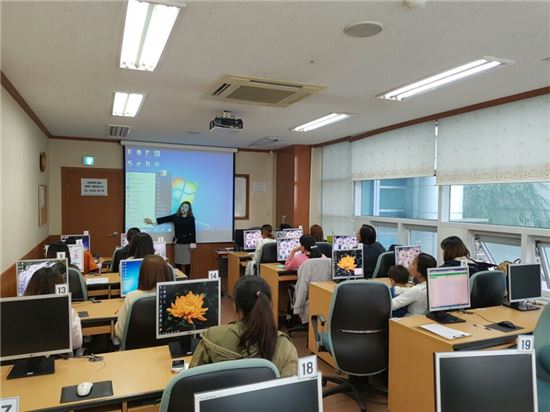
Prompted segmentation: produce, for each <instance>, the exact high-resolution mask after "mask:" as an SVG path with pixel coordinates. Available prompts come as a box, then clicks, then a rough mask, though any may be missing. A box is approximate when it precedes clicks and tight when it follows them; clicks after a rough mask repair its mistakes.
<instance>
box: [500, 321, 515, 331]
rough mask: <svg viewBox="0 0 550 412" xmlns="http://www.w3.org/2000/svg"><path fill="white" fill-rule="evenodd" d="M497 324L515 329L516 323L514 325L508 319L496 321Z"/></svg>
mask: <svg viewBox="0 0 550 412" xmlns="http://www.w3.org/2000/svg"><path fill="white" fill-rule="evenodd" d="M497 325H498V326H502V327H503V328H508V329H515V328H516V325H514V324H513V323H512V322H510V321H509V320H503V321H500V322H498V323H497Z"/></svg>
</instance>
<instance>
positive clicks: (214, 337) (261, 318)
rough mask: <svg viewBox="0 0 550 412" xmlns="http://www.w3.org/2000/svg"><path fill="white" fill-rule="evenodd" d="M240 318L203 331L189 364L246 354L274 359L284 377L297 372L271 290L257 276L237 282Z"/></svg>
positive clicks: (295, 355) (234, 358)
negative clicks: (275, 308)
mask: <svg viewBox="0 0 550 412" xmlns="http://www.w3.org/2000/svg"><path fill="white" fill-rule="evenodd" d="M233 296H234V297H235V310H236V313H237V317H238V320H237V321H236V322H234V323H230V324H229V325H221V326H214V327H211V328H209V329H208V330H206V331H205V332H203V334H202V339H201V342H200V343H199V345H198V346H197V349H196V350H195V353H194V354H193V359H192V360H191V364H190V367H191V368H192V367H194V366H199V365H204V364H208V363H215V362H222V361H227V360H236V359H245V358H263V359H267V360H268V361H271V362H273V364H274V365H275V366H276V367H277V369H278V370H279V373H280V375H281V377H284V376H292V375H296V374H297V373H298V353H297V352H296V348H295V347H294V344H293V343H292V341H291V340H290V338H289V337H288V336H287V335H285V334H284V333H282V332H279V331H278V330H277V326H276V325H275V319H274V318H273V310H272V308H271V290H270V288H269V285H268V284H267V282H266V281H265V280H263V279H262V278H259V277H257V276H243V277H242V278H240V280H239V281H238V282H237V284H236V285H235V290H234V292H233Z"/></svg>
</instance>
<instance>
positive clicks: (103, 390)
mask: <svg viewBox="0 0 550 412" xmlns="http://www.w3.org/2000/svg"><path fill="white" fill-rule="evenodd" d="M76 387H77V385H73V386H65V387H63V388H61V400H60V401H59V403H67V402H78V401H87V400H89V399H95V398H104V397H106V396H113V382H112V381H103V382H94V386H92V391H91V392H90V393H89V394H88V396H78V395H77V394H76Z"/></svg>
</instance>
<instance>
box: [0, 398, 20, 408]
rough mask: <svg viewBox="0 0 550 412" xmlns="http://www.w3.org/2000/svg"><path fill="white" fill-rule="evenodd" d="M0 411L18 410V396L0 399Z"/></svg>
mask: <svg viewBox="0 0 550 412" xmlns="http://www.w3.org/2000/svg"><path fill="white" fill-rule="evenodd" d="M0 411H1V412H19V396H15V397H13V398H2V399H0Z"/></svg>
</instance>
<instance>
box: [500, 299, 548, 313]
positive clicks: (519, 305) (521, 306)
mask: <svg viewBox="0 0 550 412" xmlns="http://www.w3.org/2000/svg"><path fill="white" fill-rule="evenodd" d="M504 305H505V306H508V307H509V308H511V309H515V310H520V311H522V312H525V311H528V310H539V309H540V307H538V306H535V305H531V304H530V303H529V302H527V301H526V300H524V301H522V302H514V303H510V302H506V303H505V304H504Z"/></svg>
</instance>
